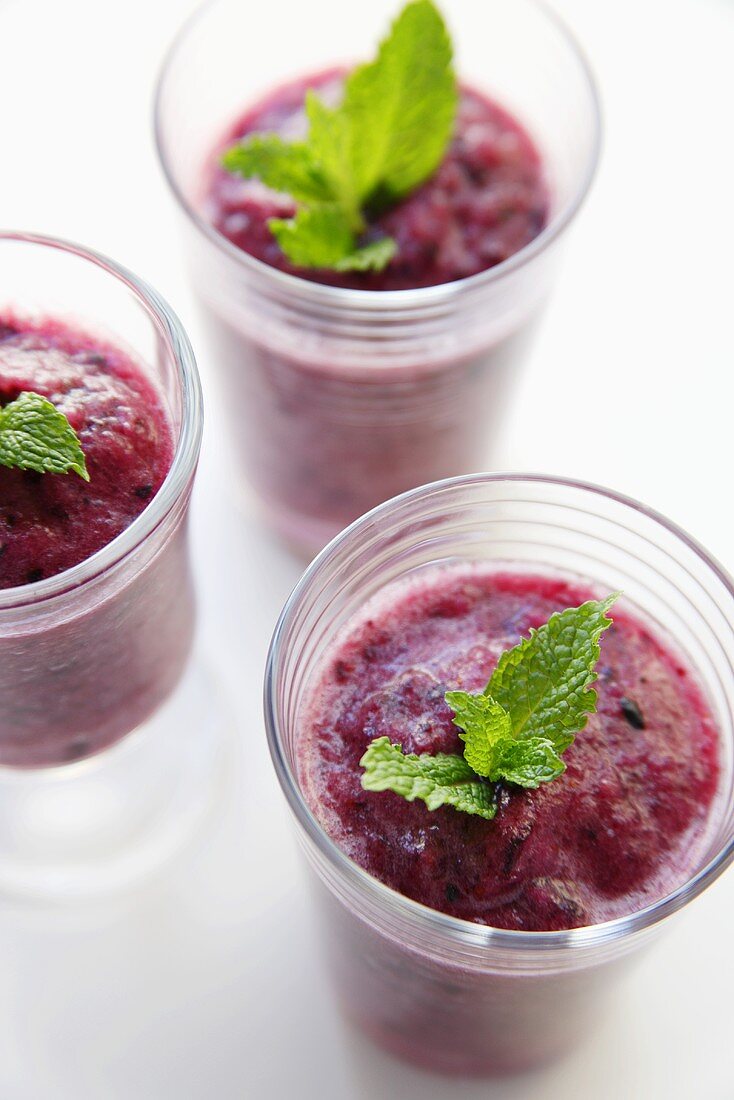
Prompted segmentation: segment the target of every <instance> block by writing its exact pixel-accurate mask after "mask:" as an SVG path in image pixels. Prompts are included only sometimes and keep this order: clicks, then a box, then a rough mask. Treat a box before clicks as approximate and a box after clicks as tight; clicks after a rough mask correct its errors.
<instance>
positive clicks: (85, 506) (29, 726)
mask: <svg viewBox="0 0 734 1100" xmlns="http://www.w3.org/2000/svg"><path fill="white" fill-rule="evenodd" d="M23 390H32V391H35V392H37V393H40V394H42V395H43V396H45V397H48V398H49V399H50V400H51V401H52V402H53V404H54V405H56V406H57V407H58V408H59V409H60V410H61V411H62V412H63V413H65V414H66V416H67V417H68V419H69V421H70V422H71V424H72V426H73V427H74V428H75V430H76V431H77V433H78V435H79V437H80V439H81V443H82V447H83V450H84V452H85V456H86V461H87V467H88V471H89V474H90V481H89V482H85V481H83V480H82V479H81V478H80V477H79V476H78V475H77V474H75V473H70V474H38V473H35V472H33V471H24V470H17V469H6V468H4V467H3V468H0V588H3V589H8V588H10V587H13V586H17V585H26V584H32V583H34V582H36V581H40V580H42V579H44V578H47V577H52V576H54V575H56V574H60V573H62V572H63V571H65V570H67V569H69V568H71V567H72V566H74V565H77V564H78V563H79V562H82V561H84V560H86V559H87V558H88V557H89V556H90V555H92V554H94V553H95V552H96V551H98V550H100V549H101V548H102V547H103V546H105V545H106V544H107V543H109V542H110V541H111V540H112V539H114V538H115V537H116V536H117V535H119V534H120V532H122V531H123V530H125V528H127V527H128V526H129V525H130V524H131V523H132V522H133V521H134V520H135V518H136V517H137V516H138V515H139V514H140V513H141V512H142V511H143V509H144V508H145V507H146V505H147V504H148V503H149V502H150V501H151V500H152V499H153V498H154V497H155V495H156V493H157V492H158V490H159V489H160V487H161V484H162V483H163V481H164V479H165V477H166V475H167V473H168V470H169V468H170V465H171V461H172V456H173V447H174V442H173V433H172V428H171V425H170V424H169V421H168V419H167V416H166V413H165V411H164V408H163V404H162V401H161V398H160V397H159V395H158V392H157V390H156V388H155V387H154V385H153V384H152V383H151V382H150V381H148V379H147V377H146V374H145V373H144V369H143V367H142V366H138V364H137V363H136V362H135V361H134V360H133V358H132V357H131V356H130V355H129V354H128V353H126V352H125V351H124V350H123V349H122V348H118V347H116V346H113V345H112V344H108V343H106V342H104V341H99V340H97V339H96V338H94V337H92V336H90V335H89V334H87V333H85V332H84V331H83V330H81V329H80V330H77V329H75V328H72V327H70V326H68V325H66V324H64V323H61V322H60V321H57V320H54V319H48V320H43V321H27V320H24V319H22V318H21V317H20V315H18V316H16V315H14V314H12V313H10V312H6V313H4V314H2V315H0V402H1V403H3V404H5V403H7V402H10V401H12V400H14V399H15V398H16V397H17V396H18V395H19V393H21V392H22V391H23ZM183 516H184V510H183V509H181V510H179V511H178V513H177V514H176V515H175V516H174V515H173V514H172V515H171V517H170V518H169V517H167V518H166V519H165V521H162V522H161V523H160V524H159V525H158V527H157V528H156V529H155V531H154V532H152V533H151V534H150V535H149V536H148V537H147V538H146V539H145V541H144V542H143V543H141V544H140V545H139V546H138V547H136V549H135V550H134V551H133V552H132V553H131V554H130V555H129V556H128V557H126V558H125V559H123V560H122V561H121V562H120V563H119V564H118V565H116V566H115V568H113V569H109V570H107V571H105V572H104V573H103V574H100V575H99V576H97V577H95V579H94V581H92V582H90V583H89V584H82V585H77V586H75V587H73V588H70V589H69V590H68V591H65V592H64V593H63V594H61V595H59V596H54V597H50V598H48V599H43V600H37V599H36V598H35V597H34V596H31V595H30V590H29V597H28V599H29V605H30V606H29V608H28V609H26V608H25V607H23V608H21V609H20V610H19V611H18V612H15V611H9V612H8V613H7V615H5V616H4V617H3V622H2V629H1V630H0V698H2V701H3V702H2V708H1V709H0V764H1V765H8V766H11V767H19V768H38V767H47V766H52V765H57V764H65V763H69V762H70V761H76V760H81V759H83V758H84V757H87V756H91V755H92V754H94V753H98V752H100V751H101V750H103V749H106V748H108V747H109V746H110V745H112V744H114V743H115V742H116V741H118V740H119V739H120V738H121V737H124V736H125V735H126V734H127V733H129V732H130V731H131V730H132V729H134V728H135V727H136V726H139V725H140V724H141V723H143V722H144V721H145V720H146V719H147V718H149V717H150V715H151V714H153V713H154V712H155V710H156V709H157V708H158V707H159V706H160V705H161V704H162V703H163V702H164V700H165V699H166V698H167V696H168V695H169V694H170V693H171V691H172V690H173V688H174V687H175V685H176V684H177V682H178V680H179V678H180V676H181V673H182V670H183V668H184V665H185V662H186V659H187V657H188V654H189V650H190V647H191V641H192V636H193V624H194V603H193V592H192V587H191V579H190V573H189V564H188V554H187V549H186V537H185V526H184V523H183Z"/></svg>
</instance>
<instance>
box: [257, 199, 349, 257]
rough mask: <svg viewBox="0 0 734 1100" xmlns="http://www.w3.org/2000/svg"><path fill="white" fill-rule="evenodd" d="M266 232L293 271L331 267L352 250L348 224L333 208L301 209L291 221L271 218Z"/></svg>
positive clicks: (339, 212)
mask: <svg viewBox="0 0 734 1100" xmlns="http://www.w3.org/2000/svg"><path fill="white" fill-rule="evenodd" d="M268 228H269V229H270V230H271V232H272V233H273V235H274V236H275V238H276V239H277V241H278V244H279V245H280V247H281V248H282V249H283V251H284V252H285V254H286V256H287V257H288V259H289V260H290V261H291V263H293V264H295V265H296V267H333V266H334V265H335V264H337V263H338V262H339V261H340V260H343V259H344V258H345V256H348V255H350V254H351V252H352V249H353V247H354V238H353V235H352V231H351V229H350V228H349V222H348V221H347V219H346V218H345V216H344V214H343V212H342V210H341V208H340V207H339V206H336V205H334V204H330V205H326V204H323V205H321V206H313V207H310V208H309V207H305V206H304V207H302V208H301V209H300V210H299V211H298V213H297V214H296V216H295V218H271V219H270V221H269V222H268Z"/></svg>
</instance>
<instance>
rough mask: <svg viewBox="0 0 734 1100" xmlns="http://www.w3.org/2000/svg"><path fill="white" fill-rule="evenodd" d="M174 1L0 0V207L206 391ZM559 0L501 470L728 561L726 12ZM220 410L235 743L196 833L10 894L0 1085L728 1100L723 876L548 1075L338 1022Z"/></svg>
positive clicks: (276, 556)
mask: <svg viewBox="0 0 734 1100" xmlns="http://www.w3.org/2000/svg"><path fill="white" fill-rule="evenodd" d="M244 2H246V0H243V3H244ZM291 2H293V3H296V2H297V0H291ZM365 2H366V0H365ZM477 2H479V0H477ZM445 5H446V8H447V9H448V10H449V11H450V0H445ZM190 6H191V3H190V0H125V2H123V0H105V2H100V0H0V57H1V58H2V64H1V65H0V102H2V103H3V105H4V110H3V122H2V138H1V140H2V171H1V173H0V223H4V224H6V225H8V226H12V227H19V228H28V229H34V230H39V231H45V232H50V233H56V234H59V235H62V236H66V237H71V238H76V239H78V240H79V241H81V242H84V243H87V244H90V245H93V246H95V247H97V248H99V249H101V250H103V251H105V252H108V253H109V254H111V255H112V256H115V257H116V258H117V259H119V260H121V261H122V262H124V263H126V264H128V265H129V266H130V267H132V268H133V269H135V270H136V271H137V272H139V273H140V274H141V275H143V276H145V277H146V278H148V279H149V280H150V281H152V282H153V283H154V284H155V285H156V286H157V287H158V288H159V289H160V290H161V291H162V292H163V293H164V294H165V295H166V297H167V298H168V299H169V300H170V301H171V303H172V304H173V306H174V307H175V308H176V309H177V311H178V312H179V314H180V315H181V317H182V319H183V321H184V323H185V324H186V325H187V327H188V328H189V331H190V333H191V336H192V339H193V341H194V345H195V348H196V350H197V353H198V357H199V361H200V365H201V369H202V374H203V376H204V383H205V386H206V385H207V382H208V380H209V376H210V372H211V369H212V365H211V364H210V363H209V362H208V361H207V354H206V348H205V347H204V346H203V345H202V344H201V343H200V342H199V340H198V332H197V327H196V319H195V316H194V312H193V308H192V302H191V299H190V295H189V292H188V289H187V286H186V282H185V277H184V273H183V271H182V265H181V262H180V251H179V241H178V234H177V224H176V217H175V211H174V208H173V203H172V201H171V200H170V198H169V196H168V194H167V192H166V189H165V186H164V183H163V180H162V178H161V176H160V173H159V171H158V168H157V165H156V162H155V157H154V152H153V147H152V140H151V131H150V95H151V89H152V85H153V80H154V75H155V71H156V68H157V64H158V61H159V59H160V56H161V54H162V51H163V49H164V46H165V45H166V43H167V42H168V40H169V38H170V37H171V35H172V33H173V31H174V29H175V28H176V26H177V24H178V23H180V21H181V19H182V18H183V16H184V14H186V12H187V11H188V10H189V8H190ZM284 6H285V7H287V4H284ZM558 7H559V8H560V10H561V11H563V12H564V13H565V14H566V16H567V18H569V20H570V21H571V23H572V24H573V26H574V27H575V28H576V30H577V33H578V35H579V36H580V38H581V40H582V41H583V42H584V43H585V46H586V48H587V50H588V52H589V53H590V55H591V57H592V60H593V63H594V65H595V68H596V70H597V72H598V75H599V78H600V81H601V85H602V91H603V97H604V102H605V113H606V124H607V126H606V128H607V134H606V150H605V155H604V159H603V164H602V169H601V173H600V177H599V179H598V181H597V186H596V188H595V190H594V192H593V196H592V198H591V200H590V202H589V204H588V206H587V207H586V208H585V210H584V211H583V214H582V216H581V218H580V220H579V222H578V224H577V226H576V228H575V230H574V232H573V235H572V238H571V240H570V242H569V248H568V252H567V255H566V262H565V267H564V271H563V274H562V278H561V281H560V284H559V286H558V291H557V294H556V296H555V299H554V301H553V303H552V308H551V309H550V311H549V313H548V316H547V321H546V323H545V329H544V332H543V334H542V338H541V340H540V342H539V345H538V348H537V352H536V354H535V357H534V360H533V362H532V364H531V367H530V369H529V370H528V372H527V375H526V378H525V383H524V386H523V392H522V394H521V396H520V400H519V401H518V404H517V408H516V412H515V414H514V416H513V419H512V421H511V422H510V423H509V424H508V429H507V434H506V439H505V442H504V446H503V455H502V457H503V462H502V465H504V466H505V467H507V468H518V469H519V468H525V469H536V470H542V471H547V472H554V473H563V474H573V475H578V476H580V477H585V478H589V479H591V480H594V481H599V482H602V483H607V484H609V485H613V486H615V487H616V488H618V489H621V490H624V491H626V492H628V493H631V494H633V495H634V496H637V497H639V498H641V499H643V500H645V501H647V502H649V503H651V504H653V505H655V506H656V507H658V508H659V509H661V510H662V511H663V512H666V513H668V514H669V515H670V516H671V517H672V518H674V519H676V520H678V521H679V522H681V523H682V524H684V525H685V526H686V527H688V528H689V529H690V530H691V531H693V532H694V533H695V534H696V535H697V536H698V537H699V538H700V539H701V540H702V541H703V542H704V543H705V544H706V545H707V546H708V547H709V548H710V549H711V550H712V551H713V552H714V553H715V554H716V555H718V556H719V557H720V558H721V559H722V561H723V562H724V563H725V564H726V565H728V566H729V567H730V568H732V567H734V525H732V522H731V511H732V508H731V454H732V447H731V422H732V397H733V396H734V387H733V385H732V364H733V360H732V344H733V343H734V340H733V339H732V321H731V310H732V306H731V300H732V279H731V260H730V258H731V255H732V247H733V245H734V203H733V202H732V194H733V193H734V161H733V154H732V142H731V104H732V102H734V67H733V66H732V64H731V57H732V54H733V53H734V7H732V3H731V0H617V2H616V3H614V4H610V3H609V2H608V0H558ZM253 11H256V5H254V4H253ZM305 51H306V46H305V45H304V56H306V53H305ZM581 417H584V418H585V420H586V422H587V425H588V423H589V421H591V422H592V423H595V425H596V428H595V431H594V432H591V433H590V432H589V431H588V428H587V430H586V431H584V433H583V434H584V437H585V438H586V439H588V438H589V436H590V435H596V437H597V442H596V443H595V445H594V446H593V448H592V449H587V450H582V449H581V446H580V443H579V442H578V439H577V437H574V435H573V434H572V433H571V432H569V431H567V430H566V429H565V428H564V424H565V423H567V422H570V421H572V420H573V419H574V418H581ZM218 426H219V417H218V410H217V409H216V407H215V405H214V402H213V401H209V408H208V425H207V436H206V445H205V454H204V461H203V465H202V469H201V475H200V478H199V484H198V490H197V494H196V501H195V506H194V527H193V534H194V551H195V554H196V562H197V566H198V583H199V592H200V597H201V626H202V637H203V641H204V643H205V644H206V645H207V646H208V647H210V648H214V647H216V650H217V652H218V654H219V657H218V660H219V662H220V666H221V672H222V676H223V679H224V682H225V683H226V687H227V689H228V691H229V693H230V698H231V701H232V703H233V705H234V706H235V707H236V710H237V723H238V725H237V744H236V763H235V765H234V767H233V768H232V771H231V774H230V776H229V779H228V783H227V785H226V787H225V788H223V790H222V794H221V799H220V802H219V804H218V805H217V807H216V809H215V811H214V813H213V814H212V817H211V820H210V822H209V824H208V827H207V829H206V830H205V831H202V833H201V834H200V836H199V837H198V840H197V842H196V844H195V845H194V846H193V848H191V849H189V850H188V851H187V852H185V853H184V854H183V855H182V856H181V858H179V859H178V860H177V862H176V863H175V864H174V865H172V866H170V867H169V868H168V869H167V871H166V872H165V874H163V875H161V876H160V877H159V878H158V879H157V880H156V881H155V882H153V883H151V884H150V885H149V886H148V887H146V888H145V889H144V890H141V891H140V892H138V893H136V894H130V895H128V896H126V897H124V898H121V899H118V900H117V901H115V902H110V903H105V904H104V905H95V906H87V907H84V908H81V907H80V908H71V907H67V908H58V909H53V910H50V911H42V910H38V909H37V910H29V909H23V908H21V907H17V908H13V907H8V906H3V907H2V908H0V975H2V977H1V979H0V1097H2V1100H31V1098H32V1100H67V1098H69V1100H72V1098H73V1100H99V1098H101V1097H104V1098H105V1100H133V1098H134V1100H148V1098H151V1100H168V1098H176V1100H200V1098H201V1100H204V1098H207V1100H208V1098H210V1097H216V1098H218V1100H230V1098H239V1097H248V1098H249V1097H257V1098H260V1097H266V1098H273V1100H279V1098H281V1097H290V1096H294V1097H296V1096H297V1097H299V1098H305V1100H310V1098H314V1100H316V1098H317V1097H319V1098H321V1097H323V1098H324V1100H332V1098H334V1100H337V1098H339V1100H343V1098H351V1097H354V1098H358V1100H363V1098H368V1097H369V1098H371V1097H393V1096H401V1097H404V1098H406V1100H412V1098H416V1100H417V1098H419V1097H420V1098H421V1100H438V1098H443V1097H449V1096H450V1097H452V1098H453V1097H457V1098H460V1100H464V1098H466V1100H474V1098H476V1097H491V1098H493V1100H510V1098H512V1100H516V1098H517V1100H519V1098H521V1097H522V1098H525V1097H528V1096H532V1097H541V1098H543V1100H546V1098H547V1100H556V1098H559V1100H560V1098H563V1100H575V1098H577V1097H583V1098H587V1097H588V1098H592V1100H607V1098H609V1100H611V1098H615V1100H616V1098H617V1097H625V1098H627V1097H633V1098H637V1097H640V1098H645V1100H657V1098H658V1097H660V1098H663V1097H664V1098H666V1100H679V1098H688V1097H691V1096H694V1095H695V1096H700V1097H706V1098H712V1100H724V1098H726V1100H731V1098H732V1097H734V1062H733V1060H732V1056H731V1035H732V1025H733V1024H734V1009H732V999H733V998H732V988H733V986H734V962H733V958H734V956H733V954H732V946H731V944H732V940H731V916H732V914H733V913H734V873H730V874H729V875H728V876H725V877H724V879H723V880H721V881H720V882H719V883H718V884H717V885H716V886H714V887H713V888H712V889H711V890H710V891H709V892H708V894H706V895H705V896H704V897H703V898H701V899H700V900H699V901H697V902H696V903H695V905H694V906H693V907H692V908H691V910H690V912H688V913H685V914H684V915H682V916H680V917H679V918H678V919H677V920H676V921H675V922H674V923H673V925H671V926H670V928H669V930H668V932H667V936H666V937H665V938H664V940H663V941H662V943H661V944H660V945H659V946H658V947H657V948H656V949H654V950H653V952H652V953H651V954H650V955H649V956H648V957H646V958H645V959H644V961H642V963H641V964H640V966H639V967H638V969H637V970H636V971H634V973H633V974H632V975H631V976H630V978H629V980H628V982H627V986H626V988H625V990H624V999H623V1002H622V1007H621V1008H620V1009H619V1010H618V1011H617V1012H616V1013H615V1014H613V1015H612V1018H611V1019H610V1020H609V1021H608V1022H605V1023H603V1024H602V1026H601V1028H600V1030H599V1031H598V1034H597V1036H596V1038H595V1039H594V1041H593V1042H592V1043H591V1044H589V1045H587V1046H585V1047H583V1048H582V1049H580V1050H579V1051H578V1053H576V1054H574V1055H573V1056H572V1057H571V1058H569V1059H568V1060H566V1061H565V1062H563V1063H561V1064H559V1065H558V1066H556V1067H554V1068H553V1069H551V1070H548V1071H545V1072H543V1073H542V1074H537V1075H533V1076H531V1077H525V1078H519V1079H516V1080H514V1081H506V1082H501V1083H496V1084H484V1085H478V1084H464V1083H446V1082H444V1081H441V1080H440V1079H434V1078H430V1077H426V1076H424V1075H422V1074H419V1073H417V1072H415V1071H412V1070H409V1069H407V1068H404V1067H402V1066H400V1065H398V1064H396V1063H394V1062H392V1061H391V1060H390V1059H388V1058H386V1057H383V1056H382V1055H381V1054H379V1053H377V1052H376V1051H375V1050H373V1048H372V1047H371V1046H369V1045H367V1044H366V1043H364V1042H362V1041H361V1040H360V1039H358V1038H357V1037H355V1036H354V1035H352V1033H351V1032H350V1031H349V1030H348V1029H347V1028H346V1027H345V1025H343V1024H342V1023H341V1021H340V1020H339V1019H338V1017H337V1015H336V1012H335V1009H334V1006H333V1004H332V1002H331V999H330V996H329V992H328V990H327V988H326V987H325V985H324V983H323V982H322V978H321V973H320V968H319V963H318V958H317V957H316V954H315V946H314V942H313V940H312V935H311V927H310V923H309V909H308V905H307V898H306V897H305V896H304V892H303V889H302V884H301V880H300V877H299V871H298V862H297V859H296V855H297V853H296V851H295V847H294V845H293V843H292V840H291V836H290V832H289V829H288V824H289V823H288V822H287V819H286V810H285V805H284V803H283V802H282V800H281V797H280V793H279V791H278V790H277V789H276V783H275V780H274V777H273V775H272V773H271V768H270V763H269V759H268V757H267V752H266V748H265V741H264V733H263V725H262V720H261V713H260V685H261V677H262V668H263V661H264V657H265V651H266V646H267V642H268V638H269V634H270V631H271V629H272V626H273V624H274V621H275V618H276V615H277V612H278V610H279V608H280V606H281V604H282V602H283V600H284V599H285V597H286V595H287V593H288V591H289V589H290V587H291V585H292V584H293V583H294V581H295V580H296V578H297V576H298V573H299V565H298V564H297V563H296V562H295V561H293V560H292V559H290V558H289V557H288V555H287V554H286V553H285V552H284V551H283V550H281V549H280V548H279V547H278V546H277V545H276V544H275V543H274V542H273V541H272V540H271V539H270V538H269V537H268V536H267V535H266V534H265V533H263V532H262V531H261V530H260V529H259V528H258V526H257V525H256V523H255V522H254V520H253V519H251V518H250V517H249V516H248V515H247V514H245V513H243V512H240V511H236V510H234V509H233V506H232V501H231V496H230V486H229V484H228V478H227V476H226V474H224V473H223V471H224V470H225V469H226V467H225V463H226V461H227V450H226V444H225V443H224V442H223V441H222V440H220V438H219V431H218Z"/></svg>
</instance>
